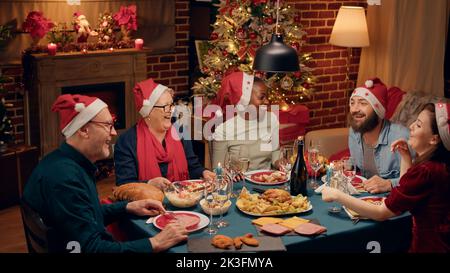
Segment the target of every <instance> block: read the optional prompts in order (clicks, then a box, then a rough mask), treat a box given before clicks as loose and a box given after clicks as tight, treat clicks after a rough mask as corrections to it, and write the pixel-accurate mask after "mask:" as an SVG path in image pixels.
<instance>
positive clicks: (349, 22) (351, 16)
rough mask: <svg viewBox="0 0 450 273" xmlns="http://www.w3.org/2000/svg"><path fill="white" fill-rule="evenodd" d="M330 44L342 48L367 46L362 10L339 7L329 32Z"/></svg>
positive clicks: (367, 40) (366, 32) (364, 17)
mask: <svg viewBox="0 0 450 273" xmlns="http://www.w3.org/2000/svg"><path fill="white" fill-rule="evenodd" d="M330 44H332V45H336V46H342V47H367V46H369V33H368V31H367V22H366V15H365V13H364V8H362V7H350V6H341V8H340V9H339V12H338V15H337V17H336V21H335V23H334V26H333V30H332V32H331V36H330Z"/></svg>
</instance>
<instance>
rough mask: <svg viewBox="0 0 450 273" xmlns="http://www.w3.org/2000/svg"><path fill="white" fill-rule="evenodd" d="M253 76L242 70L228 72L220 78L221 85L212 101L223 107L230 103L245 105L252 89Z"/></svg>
mask: <svg viewBox="0 0 450 273" xmlns="http://www.w3.org/2000/svg"><path fill="white" fill-rule="evenodd" d="M253 81H254V76H253V75H249V74H247V73H245V72H242V71H237V72H233V73H230V74H228V75H227V76H225V77H224V78H223V79H222V85H221V86H220V89H219V91H218V92H217V95H216V98H215V99H214V100H213V103H215V104H217V105H219V106H220V107H221V108H222V109H225V107H226V105H229V104H232V105H237V106H238V107H239V106H241V107H242V106H247V105H249V103H250V97H251V94H252V89H253Z"/></svg>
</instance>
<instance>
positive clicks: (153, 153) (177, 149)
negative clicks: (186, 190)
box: [136, 119, 189, 182]
mask: <svg viewBox="0 0 450 273" xmlns="http://www.w3.org/2000/svg"><path fill="white" fill-rule="evenodd" d="M136 133H137V160H138V177H139V180H149V179H152V178H155V177H160V176H161V170H160V169H159V165H158V163H163V162H166V163H168V167H167V179H169V180H170V181H172V182H173V181H181V180H186V179H189V172H188V164H187V160H186V155H185V153H184V148H183V144H182V143H181V141H180V140H179V139H174V138H173V136H172V134H177V132H176V129H175V128H174V127H173V126H172V127H171V128H170V131H168V132H167V133H166V136H165V138H164V140H165V142H166V148H165V149H164V147H163V145H162V144H161V142H159V141H158V139H156V137H155V136H154V135H153V134H152V133H151V132H150V131H149V129H148V127H147V124H146V123H145V121H144V119H141V120H139V122H138V124H137V126H136Z"/></svg>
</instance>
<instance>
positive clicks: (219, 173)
mask: <svg viewBox="0 0 450 273" xmlns="http://www.w3.org/2000/svg"><path fill="white" fill-rule="evenodd" d="M214 172H215V173H216V175H222V166H220V162H219V163H217V167H216V168H215V169H214Z"/></svg>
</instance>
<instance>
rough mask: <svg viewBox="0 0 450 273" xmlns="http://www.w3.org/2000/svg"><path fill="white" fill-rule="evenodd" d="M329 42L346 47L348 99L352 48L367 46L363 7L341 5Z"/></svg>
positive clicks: (346, 93)
mask: <svg viewBox="0 0 450 273" xmlns="http://www.w3.org/2000/svg"><path fill="white" fill-rule="evenodd" d="M329 43H330V44H332V45H335V46H341V47H346V48H347V71H346V75H345V81H346V83H347V84H346V86H347V88H346V90H345V99H346V100H347V101H348V99H349V97H348V95H349V91H351V89H352V86H351V85H350V87H348V83H351V81H350V61H351V59H352V57H353V54H352V53H353V51H352V49H353V48H354V47H368V46H369V33H368V31H367V21H366V15H365V11H364V8H362V7H352V6H341V8H340V9H339V12H338V15H337V17H336V21H335V23H334V26H333V30H332V31H331V36H330V41H329ZM349 89H350V90H349ZM345 116H346V118H347V107H345ZM346 123H347V122H346Z"/></svg>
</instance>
